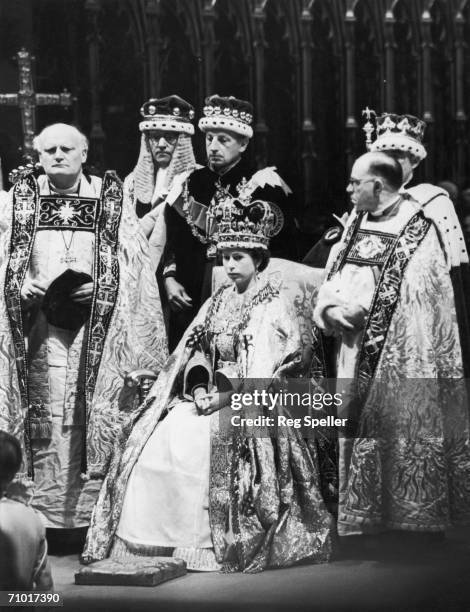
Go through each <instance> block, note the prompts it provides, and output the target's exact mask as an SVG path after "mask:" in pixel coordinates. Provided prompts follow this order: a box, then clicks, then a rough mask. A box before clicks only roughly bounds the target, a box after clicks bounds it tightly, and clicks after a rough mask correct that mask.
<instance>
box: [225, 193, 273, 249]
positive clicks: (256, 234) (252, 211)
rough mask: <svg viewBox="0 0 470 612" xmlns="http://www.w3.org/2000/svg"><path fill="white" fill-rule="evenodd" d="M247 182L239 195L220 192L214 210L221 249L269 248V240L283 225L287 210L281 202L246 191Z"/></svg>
mask: <svg viewBox="0 0 470 612" xmlns="http://www.w3.org/2000/svg"><path fill="white" fill-rule="evenodd" d="M245 185H246V182H244V183H242V185H241V186H240V188H239V194H238V196H237V197H233V196H231V195H230V194H229V193H228V192H219V193H218V194H217V195H216V199H217V205H216V206H215V208H214V211H213V214H214V218H215V221H216V227H217V229H216V232H215V234H214V236H213V239H214V241H215V243H216V245H217V249H218V250H221V249H259V248H261V249H268V247H269V240H270V239H271V238H272V237H273V236H276V235H277V234H278V233H279V232H280V231H281V229H282V225H283V214H282V211H281V210H280V209H279V207H278V206H277V204H274V203H272V202H266V201H264V200H254V199H252V195H251V193H247V192H244V189H243V188H244V186H245Z"/></svg>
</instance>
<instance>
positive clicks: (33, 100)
mask: <svg viewBox="0 0 470 612" xmlns="http://www.w3.org/2000/svg"><path fill="white" fill-rule="evenodd" d="M16 59H17V61H18V81H19V87H20V88H19V91H18V93H10V94H0V105H4V106H18V107H19V109H20V112H21V123H22V125H23V154H24V155H30V154H31V153H32V152H33V138H34V132H35V127H36V126H35V123H36V114H35V109H36V106H46V105H55V106H71V105H72V94H70V93H69V92H67V91H66V90H64V91H63V92H62V93H60V94H44V93H35V92H34V87H33V75H32V60H33V59H34V58H32V57H31V55H30V53H29V52H28V51H26V50H25V49H21V51H18V53H17V54H16Z"/></svg>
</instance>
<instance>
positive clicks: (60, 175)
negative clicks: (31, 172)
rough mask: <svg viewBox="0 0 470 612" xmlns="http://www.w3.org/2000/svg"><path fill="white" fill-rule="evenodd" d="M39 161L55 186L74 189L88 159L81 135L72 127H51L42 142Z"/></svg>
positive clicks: (43, 136) (42, 136)
mask: <svg viewBox="0 0 470 612" xmlns="http://www.w3.org/2000/svg"><path fill="white" fill-rule="evenodd" d="M40 149H41V150H40V151H39V161H40V162H41V164H42V166H43V168H44V171H45V173H46V174H47V176H48V177H49V180H50V181H51V183H52V184H53V185H56V186H57V187H60V188H63V189H66V188H68V187H72V186H73V185H74V184H75V182H76V180H77V178H78V176H79V174H80V172H81V170H82V164H83V163H84V162H85V161H86V158H87V149H86V148H85V147H84V143H83V142H82V139H81V138H80V135H79V134H78V133H77V132H76V131H75V130H74V129H73V128H72V127H71V126H54V125H53V126H51V127H50V128H47V129H46V130H44V132H43V133H42V135H41V140H40Z"/></svg>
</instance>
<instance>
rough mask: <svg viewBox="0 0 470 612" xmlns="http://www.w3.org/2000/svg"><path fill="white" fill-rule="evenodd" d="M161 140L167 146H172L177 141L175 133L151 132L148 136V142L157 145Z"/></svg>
mask: <svg viewBox="0 0 470 612" xmlns="http://www.w3.org/2000/svg"><path fill="white" fill-rule="evenodd" d="M161 138H163V140H164V141H165V142H166V143H167V144H169V145H172V144H175V142H176V141H177V140H178V134H177V133H175V132H151V133H150V134H149V140H150V141H153V142H156V143H158V142H159V140H160V139H161Z"/></svg>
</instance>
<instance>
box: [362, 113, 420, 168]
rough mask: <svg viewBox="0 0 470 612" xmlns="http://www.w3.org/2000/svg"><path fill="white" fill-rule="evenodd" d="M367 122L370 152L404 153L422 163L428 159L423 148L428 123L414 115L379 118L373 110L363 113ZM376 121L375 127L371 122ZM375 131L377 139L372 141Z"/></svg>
mask: <svg viewBox="0 0 470 612" xmlns="http://www.w3.org/2000/svg"><path fill="white" fill-rule="evenodd" d="M362 114H363V115H364V116H365V117H366V119H367V121H366V123H365V125H364V127H363V130H364V132H365V133H366V146H367V149H368V150H369V151H403V152H404V153H409V154H410V155H413V156H415V157H417V158H418V159H419V160H420V161H421V160H423V159H424V158H425V157H426V149H425V148H424V146H423V137H424V130H425V128H426V123H425V122H424V121H421V119H418V118H417V117H414V116H413V115H396V114H394V113H384V114H383V115H380V116H379V117H378V116H377V115H376V113H375V112H374V111H373V110H370V109H369V108H366V109H365V110H363V111H362ZM371 119H374V120H375V127H374V125H373V123H372V121H371ZM374 131H375V133H376V139H375V140H374V141H373V140H372V134H373V132H374Z"/></svg>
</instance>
